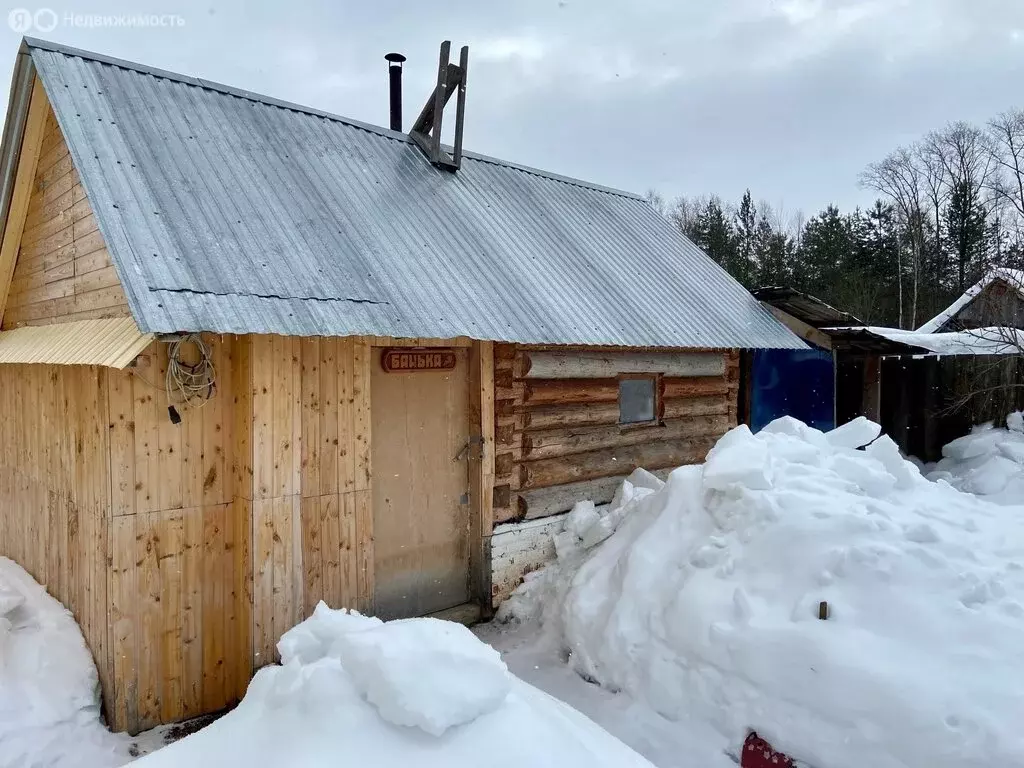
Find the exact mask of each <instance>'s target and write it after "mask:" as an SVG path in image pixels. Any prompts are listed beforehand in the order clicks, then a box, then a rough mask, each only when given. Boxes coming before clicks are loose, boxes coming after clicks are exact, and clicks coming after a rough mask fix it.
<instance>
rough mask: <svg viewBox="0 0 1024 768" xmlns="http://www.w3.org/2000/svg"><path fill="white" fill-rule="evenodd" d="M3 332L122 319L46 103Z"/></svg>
mask: <svg viewBox="0 0 1024 768" xmlns="http://www.w3.org/2000/svg"><path fill="white" fill-rule="evenodd" d="M46 109H47V112H48V115H47V118H46V124H45V128H44V133H43V138H42V154H41V156H40V158H39V161H38V163H37V165H36V170H35V176H34V178H33V181H32V186H31V192H30V196H29V199H28V213H27V215H26V217H25V225H24V229H23V230H22V233H21V241H20V247H19V250H18V254H17V261H16V262H15V267H14V274H13V277H12V279H11V285H10V290H9V291H8V294H7V301H6V304H5V307H4V312H3V326H2V327H3V329H4V330H7V329H10V328H17V327H18V326H21V325H42V324H50V323H58V322H64V321H66V320H84V319H89V318H96V317H120V316H124V315H127V314H128V302H127V299H126V297H125V294H124V290H123V288H122V287H121V283H120V280H119V279H118V276H117V272H116V270H115V269H114V266H113V264H112V262H111V260H110V256H109V254H108V253H107V250H106V246H105V243H104V242H103V236H102V235H101V234H100V232H99V227H98V222H97V221H96V217H95V215H94V213H93V210H92V206H90V204H89V200H88V199H87V197H86V194H85V190H84V188H83V187H82V184H81V181H80V179H79V178H78V173H77V171H76V170H75V168H74V164H73V162H72V159H71V156H70V155H69V154H68V149H67V145H66V144H65V142H64V137H63V135H61V131H60V127H59V126H58V125H57V121H56V119H55V118H54V117H53V112H52V110H51V109H50V107H49V105H48V104H47V105H46Z"/></svg>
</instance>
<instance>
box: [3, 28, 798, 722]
mask: <svg viewBox="0 0 1024 768" xmlns="http://www.w3.org/2000/svg"><path fill="white" fill-rule="evenodd" d="M462 72H463V73H464V72H465V68H463V69H462ZM463 100H464V90H463V92H462V93H461V94H460V99H459V101H460V103H461V102H462V101H463ZM455 154H458V153H457V152H456V153H455ZM430 157H431V160H433V161H434V162H431V161H430V160H428V156H427V155H426V149H425V148H424V142H422V141H421V140H420V139H419V138H417V139H415V140H414V139H413V138H410V136H409V135H406V134H402V133H399V132H396V131H392V130H387V129H383V128H378V127H375V126H371V125H366V124H363V123H358V122H355V121H352V120H348V119H345V118H341V117H337V116H334V115H330V114H326V113H323V112H320V111H317V110H312V109H308V108H305V107H301V106H297V105H293V104H285V103H281V102H279V101H275V100H273V99H268V98H265V97H261V96H257V95H254V94H252V93H249V92H246V91H240V90H235V89H231V88H227V87H224V86H220V85H216V84H213V83H210V82H207V81H205V80H199V79H196V78H192V77H185V76H181V75H175V74H171V73H168V72H163V71H159V70H154V69H151V68H147V67H144V66H140V65H137V64H131V63H128V62H125V61H119V60H115V59H110V58H107V57H104V56H98V55H95V54H92V53H87V52H83V51H78V50H72V49H68V48H65V47H62V46H59V45H54V44H51V43H45V42H40V41H26V42H25V43H24V44H23V46H22V49H21V52H20V53H19V55H18V60H17V63H16V67H15V73H14V82H13V88H12V92H11V101H10V107H9V110H8V116H7V123H6V127H5V131H4V138H3V146H2V157H0V170H2V173H3V198H2V211H0V212H2V221H3V224H4V228H3V241H2V246H0V312H2V332H0V396H2V397H3V398H4V402H5V404H6V414H7V415H6V417H5V418H4V420H3V422H2V424H0V554H3V555H7V556H10V557H12V558H14V559H15V560H17V561H18V562H19V563H21V564H22V565H23V566H25V567H26V568H27V569H28V570H29V571H30V572H31V573H32V574H33V575H34V576H35V577H36V578H37V579H39V580H40V581H41V582H43V583H44V584H46V585H47V587H48V588H49V590H50V591H51V592H52V593H53V594H54V595H55V596H56V597H57V598H59V599H60V600H62V601H63V602H64V603H65V604H66V605H67V606H68V607H69V608H70V609H71V610H72V611H73V612H74V615H75V617H76V618H77V619H78V621H79V623H80V624H81V626H82V629H83V632H84V634H85V637H86V640H87V642H88V644H89V647H90V648H91V650H92V652H93V654H94V656H95V659H96V663H97V667H98V668H99V674H100V679H101V682H102V684H103V690H104V701H105V709H106V711H107V714H108V717H109V719H110V722H111V723H112V725H113V726H114V727H115V728H118V729H129V730H131V731H137V730H139V729H142V728H146V727H149V726H152V725H154V724H156V723H160V722H168V721H173V720H178V719H182V718H185V717H189V716H193V715H197V714H199V713H202V712H208V711H213V710H217V709H219V708H221V707H224V706H227V705H230V704H232V703H233V702H235V701H237V700H238V698H239V697H240V696H241V695H242V693H243V692H244V690H245V687H246V685H247V683H248V681H249V678H250V676H251V674H252V672H253V670H254V669H255V668H258V667H259V666H261V665H264V664H267V663H271V662H273V661H274V659H275V654H276V651H275V645H276V643H277V640H278V638H279V637H280V636H281V634H282V633H283V632H284V631H285V630H287V629H288V628H289V627H291V626H292V625H294V624H295V623H296V622H298V621H299V620H300V619H302V618H303V617H304V616H307V615H308V614H309V613H310V611H311V610H312V609H313V607H314V606H315V605H316V603H317V601H319V600H325V601H327V602H328V603H329V604H330V605H332V606H336V607H340V606H350V607H355V608H359V609H360V610H363V611H371V612H375V613H378V614H380V615H382V616H385V617H395V616H410V615H422V614H430V613H436V612H439V611H445V610H450V609H453V610H455V611H457V612H458V614H459V615H463V616H465V615H480V614H481V613H483V614H485V615H486V614H488V613H489V612H490V610H491V608H492V605H493V603H494V601H495V600H496V599H498V598H500V597H501V595H502V594H503V592H502V590H501V589H498V590H496V591H495V592H492V570H491V568H492V563H491V560H492V558H491V536H492V531H493V528H494V526H495V524H496V523H500V522H503V521H504V522H506V523H507V522H508V521H516V520H522V519H524V518H527V517H529V518H533V519H537V518H543V517H544V516H545V515H552V514H555V513H557V512H560V511H564V510H566V509H568V508H569V507H570V506H571V505H572V504H573V502H574V501H576V500H578V499H580V498H585V497H588V496H591V497H595V498H598V499H600V498H604V497H609V496H610V493H611V489H612V488H613V486H614V485H615V483H616V482H617V479H619V478H621V477H623V476H625V475H626V474H628V473H629V472H630V471H631V470H633V469H634V468H636V467H639V466H645V467H648V468H649V469H652V470H659V469H663V468H668V467H672V466H676V465H679V464H685V463H690V462H699V461H701V460H702V459H703V458H704V455H705V453H706V452H707V450H708V449H709V448H710V447H711V446H712V445H713V444H714V442H715V440H716V439H717V438H718V437H719V436H721V435H722V434H723V433H724V432H725V431H726V430H728V429H729V428H730V427H731V426H733V425H734V424H735V423H736V393H737V387H738V357H739V350H740V349H745V348H783V349H798V348H801V347H802V346H803V343H802V342H801V341H800V340H799V339H798V338H797V337H796V336H794V335H793V334H792V333H790V331H788V330H787V329H786V328H785V327H784V326H782V325H781V324H780V323H779V322H778V321H777V320H776V319H775V318H773V317H772V316H771V315H770V314H769V313H768V312H766V311H765V310H764V309H762V308H761V307H760V306H759V305H758V303H757V302H756V301H755V300H754V299H753V298H752V297H751V296H750V295H749V294H748V293H747V292H746V291H745V290H744V289H743V288H742V287H741V286H740V285H739V284H738V283H737V282H735V281H734V280H732V279H731V278H730V277H729V276H728V275H727V274H726V273H725V272H724V271H723V270H722V269H720V268H719V267H718V266H717V265H715V264H714V263H713V262H712V261H711V260H710V259H709V258H708V257H707V256H706V255H705V254H703V253H702V252H701V251H700V250H698V249H697V248H696V247H695V246H694V245H693V244H692V243H691V242H690V241H689V240H687V239H686V238H685V237H684V236H683V235H681V234H680V233H679V232H678V231H677V230H676V228H675V227H673V226H672V225H670V224H669V223H668V222H666V221H665V220H664V219H663V218H662V217H661V216H659V215H658V214H657V213H656V212H655V211H653V210H652V209H651V207H650V206H649V205H648V204H647V203H646V201H645V200H644V199H643V198H642V197H640V196H637V195H633V194H628V193H625V192H619V191H615V190H611V189H606V188H603V187H598V186H595V185H593V184H588V183H586V182H582V181H577V180H574V179H569V178H565V177H561V176H556V175H553V174H550V173H546V172H544V171H539V170H535V169H530V168H524V167H521V166H518V165H514V164H511V163H506V162H503V161H500V160H495V159H493V158H489V157H483V156H480V155H476V154H472V153H468V152H467V153H465V154H464V156H463V157H462V159H461V168H460V169H458V170H457V171H453V169H452V167H450V166H451V165H452V164H451V163H449V164H448V166H449V167H438V164H437V159H436V157H434V156H430ZM440 165H442V166H445V165H446V164H445V163H443V162H442V163H440ZM455 165H457V163H455ZM512 560H515V558H514V557H513V558H512ZM502 567H503V572H502V573H503V576H502V578H504V579H507V578H508V572H509V568H510V565H509V560H508V558H506V561H504V562H503V566H502ZM521 570H522V567H520V572H521ZM447 615H454V614H451V613H449V614H447Z"/></svg>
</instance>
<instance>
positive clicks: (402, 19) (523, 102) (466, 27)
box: [0, 0, 1024, 213]
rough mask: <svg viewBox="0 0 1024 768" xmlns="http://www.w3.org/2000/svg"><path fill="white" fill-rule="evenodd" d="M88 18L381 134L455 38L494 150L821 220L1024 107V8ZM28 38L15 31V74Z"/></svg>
mask: <svg viewBox="0 0 1024 768" xmlns="http://www.w3.org/2000/svg"><path fill="white" fill-rule="evenodd" d="M18 4H19V5H22V6H24V5H26V4H25V3H24V2H19V3H18ZM49 5H50V7H53V8H54V10H57V11H58V13H59V14H60V15H63V13H64V11H65V10H68V9H67V8H64V7H58V6H57V4H56V3H49ZM74 10H76V11H79V12H89V13H97V14H112V13H127V14H130V13H146V12H153V13H177V14H179V15H180V16H181V17H182V18H183V19H184V20H185V26H184V27H182V28H173V29H145V30H140V29H123V28H122V29H118V28H94V29H84V28H69V27H66V26H59V27H58V28H57V29H56V30H54V31H53V32H52V33H50V34H48V35H45V36H46V37H50V38H52V39H56V40H59V41H61V42H65V43H69V44H71V45H78V46H81V47H84V48H90V49H93V50H99V51H102V52H105V53H109V54H112V55H115V56H121V57H124V58H129V59H135V60H142V61H145V62H147V63H150V64H153V65H155V66H160V67H164V68H166V69H171V70H177V71H183V72H187V73H190V74H200V75H202V76H204V77H208V78H210V79H213V80H219V81H222V82H227V83H230V84H232V85H236V86H240V87H244V88H249V89H252V90H256V91H261V92H265V93H270V94H271V95H274V96H277V97H280V98H285V99H289V100H292V101H297V102H300V103H307V104H310V105H313V106H316V107H319V108H322V109H327V110H330V111H334V112H338V113H340V114H344V115H348V116H351V117H354V118H357V119H362V120H367V121H370V122H376V123H386V120H387V114H386V105H387V98H386V92H385V91H386V77H385V66H384V62H383V58H382V57H383V54H384V53H385V52H387V51H389V50H400V51H402V52H404V53H405V54H407V55H408V56H409V61H408V63H407V65H406V107H405V111H406V116H407V118H406V119H407V122H408V121H409V120H411V118H412V117H413V116H414V115H415V113H416V112H417V111H418V109H419V107H420V106H421V104H422V101H423V100H424V99H425V98H426V95H427V92H428V91H429V89H430V87H431V85H432V80H433V77H434V71H435V67H436V56H437V45H438V43H439V41H440V40H441V39H442V38H446V37H447V38H450V39H452V40H453V42H454V43H455V45H461V44H463V43H468V44H469V45H470V47H471V64H470V67H471V69H470V80H469V105H468V117H467V132H466V142H467V146H469V147H471V148H473V149H475V150H478V151H481V152H485V153H488V154H493V155H498V156H501V157H504V158H507V159H510V160H515V161H518V162H522V163H525V164H530V165H538V166H542V167H544V168H547V169H550V170H553V171H556V172H560V173H565V174H568V175H575V176H580V177H583V178H586V179H589V180H592V181H595V182H598V183H602V184H608V185H611V186H618V187H624V188H626V189H632V190H635V191H644V190H645V189H647V188H648V187H657V188H659V189H661V190H662V191H663V192H664V193H666V194H667V195H670V196H671V195H675V194H680V193H687V194H698V193H706V192H718V193H720V194H722V195H723V196H726V197H729V198H738V197H739V195H740V194H742V192H743V189H744V188H745V187H747V186H749V187H750V188H751V189H752V190H753V192H754V194H755V196H756V197H758V198H766V199H768V200H770V201H772V202H773V203H781V204H783V205H784V206H785V207H786V208H787V209H788V210H790V211H792V210H795V209H796V208H802V209H804V210H805V211H806V212H808V213H813V212H814V211H816V210H818V209H819V208H820V207H822V206H823V205H825V204H827V203H829V202H837V203H839V204H841V205H843V206H844V207H848V206H852V205H854V204H857V203H863V202H866V201H868V200H869V199H870V196H869V195H868V194H867V193H866V192H864V191H862V190H860V189H858V187H857V184H856V180H857V173H858V172H859V171H860V170H861V169H862V168H863V167H864V165H865V164H866V163H868V162H870V161H872V160H875V159H878V158H879V157H881V156H882V155H884V154H885V153H886V152H888V151H889V150H890V149H892V148H893V147H895V146H896V145H897V144H898V143H901V142H906V141H909V140H912V139H913V138H915V137H916V136H918V135H920V134H921V133H923V132H925V131H927V130H929V129H931V128H935V127H939V126H940V125H942V124H944V123H945V122H948V121H950V120H956V119H967V120H975V121H982V120H984V119H986V118H988V117H990V116H991V115H994V114H995V113H997V112H999V111H1002V110H1003V109H1006V108H1008V107H1010V106H1014V105H1015V104H1021V105H1024V97H1020V96H1019V95H1018V94H1019V85H1018V84H1019V83H1020V82H1021V81H1022V77H1024V3H1020V2H1018V1H1017V0H729V1H728V2H726V1H719V2H707V1H706V0H699V1H698V0H688V1H686V2H678V1H676V2H673V1H670V0H632V1H631V2H621V1H620V2H610V1H608V0H522V2H515V3H510V2H506V3H493V4H484V3H479V2H468V0H465V1H464V0H460V1H459V2H449V3H444V4H424V3H420V2H411V0H401V1H400V2H391V3H386V4H384V3H379V4H369V3H365V2H360V3H354V2H351V3H350V2H341V3H338V2H328V1H327V0H322V1H321V2H300V1H299V0H294V1H293V2H289V3H274V4H271V3H268V2H251V3H247V2H242V1H241V0H233V1H232V2H228V3H221V2H217V3H213V2H205V3H200V2H192V0H148V1H147V2H145V3H132V2H127V0H124V1H122V0H82V1H81V2H77V3H75V4H74ZM5 16H6V9H5V11H4V17H5ZM0 18H3V17H0ZM18 39H19V36H18V35H16V34H15V33H14V32H12V31H10V30H8V29H7V28H6V27H4V28H3V31H2V32H0V42H2V44H3V45H2V47H0V66H3V67H6V68H7V69H6V70H5V72H4V73H3V74H6V75H8V78H9V72H10V66H11V63H12V62H13V58H14V53H15V51H16V46H17V42H18ZM3 51H6V55H4V54H3V53H2V52H3Z"/></svg>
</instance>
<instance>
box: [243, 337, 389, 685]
mask: <svg viewBox="0 0 1024 768" xmlns="http://www.w3.org/2000/svg"><path fill="white" fill-rule="evenodd" d="M251 345H252V346H251V363H250V367H251V382H252V386H251V392H252V414H253V422H252V444H251V455H252V467H253V478H252V485H251V493H252V496H251V498H252V501H251V503H252V515H253V538H252V571H253V583H252V590H253V646H252V661H253V666H254V667H260V666H263V665H264V664H269V663H272V662H274V660H275V658H276V645H277V641H278V640H279V639H280V637H281V635H282V634H283V633H284V632H285V631H287V630H288V629H290V628H291V627H292V626H294V625H295V624H296V623H298V622H299V621H301V620H302V619H303V618H304V617H306V616H308V615H309V614H310V613H311V612H312V610H313V608H314V607H315V606H316V604H317V602H318V601H320V600H324V601H326V602H327V603H328V605H330V606H331V607H332V608H341V607H352V608H360V609H363V610H368V609H370V608H371V606H372V599H373V568H372V566H373V549H372V547H373V541H372V535H373V531H372V510H371V496H370V478H371V473H370V420H369V413H370V408H369V396H370V392H369V380H370V368H369V366H370V346H369V343H368V342H367V341H366V340H364V339H360V338H352V337H348V338H295V337H285V336H253V337H251Z"/></svg>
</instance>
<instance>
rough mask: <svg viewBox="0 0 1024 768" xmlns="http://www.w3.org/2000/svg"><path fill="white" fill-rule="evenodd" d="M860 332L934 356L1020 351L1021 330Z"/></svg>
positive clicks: (1023, 338)
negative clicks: (925, 351) (921, 350)
mask: <svg viewBox="0 0 1024 768" xmlns="http://www.w3.org/2000/svg"><path fill="white" fill-rule="evenodd" d="M862 330H865V331H868V332H870V333H873V334H875V335H876V336H881V337H883V338H886V339H889V340H890V341H897V342H901V343H903V344H909V345H911V346H914V347H921V348H923V349H926V350H928V352H930V353H932V354H936V355H1017V354H1020V350H1021V349H1024V330H1020V329H1016V328H1003V327H999V326H991V327H986V328H974V329H972V330H969V331H951V332H947V333H925V332H923V331H902V330H899V329H898V328H882V327H879V326H866V327H864V328H863V329H862Z"/></svg>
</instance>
